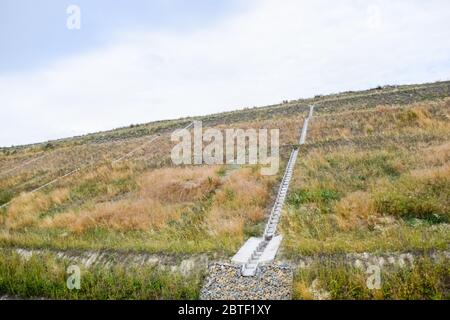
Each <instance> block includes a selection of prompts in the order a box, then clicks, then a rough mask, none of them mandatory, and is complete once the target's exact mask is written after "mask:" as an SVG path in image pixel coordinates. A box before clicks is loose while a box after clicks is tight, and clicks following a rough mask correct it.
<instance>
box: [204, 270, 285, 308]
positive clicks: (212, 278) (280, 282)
mask: <svg viewBox="0 0 450 320" xmlns="http://www.w3.org/2000/svg"><path fill="white" fill-rule="evenodd" d="M292 282H293V272H292V268H291V267H290V266H288V265H279V264H270V265H265V266H261V267H259V269H258V272H257V273H256V275H255V276H254V277H243V276H241V266H239V265H234V264H228V263H220V262H214V263H211V264H210V265H209V275H208V277H207V278H206V280H205V282H204V285H203V288H202V289H201V291H200V299H201V300H290V299H291V298H292Z"/></svg>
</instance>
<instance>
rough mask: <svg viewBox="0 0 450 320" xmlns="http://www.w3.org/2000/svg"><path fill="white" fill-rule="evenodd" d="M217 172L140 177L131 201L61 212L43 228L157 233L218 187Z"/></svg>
mask: <svg viewBox="0 0 450 320" xmlns="http://www.w3.org/2000/svg"><path fill="white" fill-rule="evenodd" d="M216 170H217V169H216V168H213V167H208V168H205V167H193V168H164V169H157V170H154V171H151V172H148V173H146V174H144V175H143V176H142V177H141V178H140V180H139V182H138V185H139V191H138V193H137V194H136V195H135V196H134V197H132V198H128V199H122V200H118V201H110V202H105V203H97V204H94V205H91V206H90V207H88V208H85V209H82V210H79V211H70V212H66V213H62V214H59V215H56V216H55V217H53V218H46V219H44V220H43V221H42V223H41V224H40V226H41V227H43V228H66V229H68V230H70V231H72V232H75V233H82V232H85V231H86V230H89V229H95V228H105V229H112V230H119V231H127V230H149V229H152V230H156V229H159V228H161V227H163V226H164V225H165V224H166V223H168V222H169V221H173V220H177V219H178V218H179V217H180V215H181V212H182V210H183V208H188V207H189V205H190V203H195V202H196V201H199V200H201V199H202V198H203V197H205V195H206V194H207V193H209V192H211V191H213V190H214V189H215V188H217V187H218V185H219V184H220V180H219V178H218V177H217V174H216ZM94 176H97V175H94ZM94 176H93V177H94Z"/></svg>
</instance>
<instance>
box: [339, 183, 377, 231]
mask: <svg viewBox="0 0 450 320" xmlns="http://www.w3.org/2000/svg"><path fill="white" fill-rule="evenodd" d="M334 212H335V213H336V214H337V216H338V224H339V227H340V228H341V229H343V230H352V229H359V228H361V227H362V226H368V227H373V226H374V225H375V224H376V221H377V218H378V216H379V214H378V213H377V212H376V207H375V203H374V201H373V199H372V197H371V195H370V194H369V193H367V192H363V191H356V192H352V193H350V194H348V195H347V196H345V197H344V198H342V199H341V200H340V201H339V202H337V203H336V205H335V206H334Z"/></svg>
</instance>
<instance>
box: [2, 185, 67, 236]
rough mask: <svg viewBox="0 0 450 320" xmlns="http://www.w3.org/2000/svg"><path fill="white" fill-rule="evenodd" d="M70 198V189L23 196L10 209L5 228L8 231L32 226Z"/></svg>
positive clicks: (15, 200)
mask: <svg viewBox="0 0 450 320" xmlns="http://www.w3.org/2000/svg"><path fill="white" fill-rule="evenodd" d="M68 197H69V190H68V189H58V190H55V191H53V192H51V193H49V194H47V195H46V194H43V193H41V192H36V193H27V194H22V195H21V196H20V197H18V198H16V199H14V201H13V202H12V204H11V205H10V207H9V208H8V210H7V212H6V218H5V226H6V227H7V228H8V229H19V228H23V227H27V226H31V225H33V224H34V223H36V222H37V221H38V219H39V215H40V214H42V213H44V212H46V211H48V210H49V209H50V207H51V206H53V205H60V204H61V203H63V202H64V201H66V200H67V199H68Z"/></svg>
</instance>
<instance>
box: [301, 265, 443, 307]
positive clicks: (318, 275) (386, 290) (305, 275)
mask: <svg viewBox="0 0 450 320" xmlns="http://www.w3.org/2000/svg"><path fill="white" fill-rule="evenodd" d="M370 275H371V274H367V273H366V270H364V269H358V268H355V267H353V266H351V265H349V264H348V263H345V262H344V261H332V260H329V261H321V262H320V263H315V264H314V265H312V266H311V267H309V268H306V269H300V271H298V272H297V273H296V274H295V276H294V299H313V298H315V297H314V291H316V292H317V291H319V292H320V291H321V290H324V291H325V292H326V293H327V296H328V298H329V299H344V300H348V299H350V300H352V299H363V300H367V299H395V300H403V299H413V300H414V299H415V300H420V299H427V300H428V299H444V300H447V299H449V298H450V286H449V284H450V267H449V264H448V261H446V260H444V259H441V260H439V261H437V262H434V261H431V260H430V259H428V258H421V259H416V261H415V263H414V265H413V267H411V268H407V267H406V268H401V269H400V268H395V269H387V268H382V269H381V273H380V276H381V282H380V289H369V287H368V286H367V280H368V277H369V276H370ZM313 281H316V283H315V284H316V285H315V286H313V288H312V283H313ZM311 288H312V289H311ZM322 295H324V293H323V292H322Z"/></svg>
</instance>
